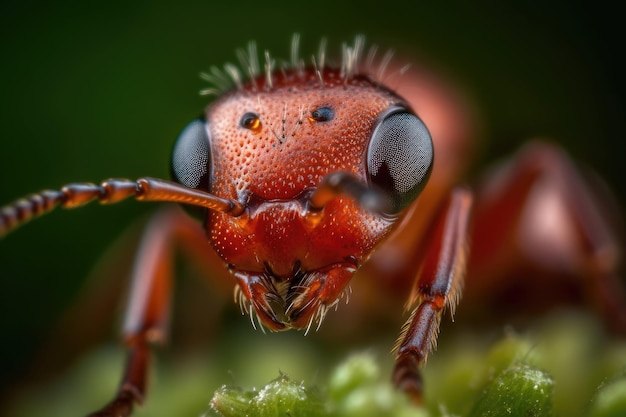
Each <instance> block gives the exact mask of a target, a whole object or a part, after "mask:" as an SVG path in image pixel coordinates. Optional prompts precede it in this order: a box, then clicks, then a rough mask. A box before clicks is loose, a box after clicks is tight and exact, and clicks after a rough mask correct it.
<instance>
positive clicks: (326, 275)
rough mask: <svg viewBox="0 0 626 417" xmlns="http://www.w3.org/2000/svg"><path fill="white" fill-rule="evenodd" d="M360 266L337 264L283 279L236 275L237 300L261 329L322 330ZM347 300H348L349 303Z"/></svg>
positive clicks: (262, 275)
mask: <svg viewBox="0 0 626 417" xmlns="http://www.w3.org/2000/svg"><path fill="white" fill-rule="evenodd" d="M356 270H357V267H356V266H355V265H354V264H352V263H340V264H334V265H331V266H328V267H325V268H321V269H318V270H315V271H312V272H304V273H303V272H300V273H298V274H295V275H294V276H292V277H291V278H289V279H287V280H284V279H279V278H276V277H274V276H271V275H269V274H267V273H259V272H241V271H236V272H234V276H235V278H236V279H237V281H238V283H239V286H238V288H237V289H236V291H235V298H236V300H235V301H237V302H239V305H240V307H241V310H242V313H247V314H249V315H250V320H251V322H252V326H253V327H254V328H256V323H255V321H254V316H256V318H257V321H258V323H259V325H260V326H261V328H263V327H266V328H268V329H269V330H271V331H282V330H288V329H298V330H304V331H305V335H306V334H307V333H308V332H309V331H310V330H311V328H313V325H314V324H315V329H316V330H317V329H319V327H320V326H321V324H322V321H323V320H324V318H325V317H326V313H327V312H328V310H329V309H330V308H332V307H336V306H337V304H338V303H339V301H340V300H341V299H342V298H343V296H344V295H345V294H346V291H345V290H346V287H347V284H348V282H349V281H350V279H351V278H352V276H353V275H354V273H355V272H356ZM347 301H348V300H347V299H346V302H347Z"/></svg>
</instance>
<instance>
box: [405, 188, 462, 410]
mask: <svg viewBox="0 0 626 417" xmlns="http://www.w3.org/2000/svg"><path fill="white" fill-rule="evenodd" d="M471 207H472V195H471V193H470V192H469V191H468V190H467V189H464V188H458V189H455V190H453V191H452V193H451V195H450V196H449V198H448V199H447V201H446V202H445V204H444V206H443V208H442V210H441V211H440V212H439V215H438V217H437V219H436V220H435V222H434V223H433V224H432V226H431V229H430V230H429V233H428V234H427V235H426V240H425V241H426V244H427V246H426V247H425V249H424V258H423V259H424V261H423V263H422V265H421V268H420V270H419V273H418V276H417V279H416V281H415V285H414V287H413V290H412V292H411V297H410V298H409V300H408V303H407V307H408V308H409V309H413V310H412V313H411V316H410V318H409V320H408V321H407V322H406V324H405V325H404V326H403V328H402V332H401V334H400V338H399V339H398V343H397V345H396V348H395V350H396V364H395V368H394V371H393V381H394V383H395V384H396V386H397V387H398V388H400V389H401V390H403V391H404V392H406V393H407V394H408V395H409V397H410V398H411V399H412V400H413V401H414V402H416V403H421V402H422V390H423V387H422V379H421V376H420V371H419V368H420V366H421V365H423V364H424V363H425V362H426V358H427V356H428V354H429V353H430V352H431V351H432V350H433V349H434V348H435V347H436V344H437V335H438V333H439V325H440V322H441V315H442V313H443V310H444V308H445V307H449V308H450V310H451V312H452V313H454V308H455V307H456V305H457V303H458V301H459V298H460V292H461V289H462V286H463V278H464V275H465V267H466V260H467V252H468V247H467V233H468V223H469V218H470V211H471Z"/></svg>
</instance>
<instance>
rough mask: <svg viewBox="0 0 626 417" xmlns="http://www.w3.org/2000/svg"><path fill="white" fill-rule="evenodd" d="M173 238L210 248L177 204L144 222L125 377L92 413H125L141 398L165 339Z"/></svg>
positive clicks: (111, 416)
mask: <svg viewBox="0 0 626 417" xmlns="http://www.w3.org/2000/svg"><path fill="white" fill-rule="evenodd" d="M175 244H182V245H183V246H184V247H185V248H187V247H189V249H191V250H192V251H195V252H197V251H198V250H199V249H200V248H203V249H206V250H207V251H208V250H210V249H209V245H208V242H207V239H206V236H205V234H204V231H203V229H202V227H200V225H199V224H198V223H197V222H196V221H195V220H193V219H191V218H190V217H188V216H187V215H186V214H185V213H183V212H182V210H179V209H174V210H172V209H169V210H163V211H160V212H158V213H157V214H156V215H155V216H154V217H153V218H152V219H151V221H150V222H149V223H148V225H147V227H146V231H145V233H144V236H143V238H142V241H141V244H140V247H139V251H138V256H137V259H136V261H135V265H134V269H133V280H132V287H131V290H130V296H129V300H128V308H127V311H126V318H125V323H124V329H123V338H124V343H125V344H126V346H127V349H128V356H127V362H126V366H125V370H124V374H123V376H122V381H121V383H120V386H119V388H118V391H117V393H116V395H115V397H114V398H113V400H112V401H111V402H110V403H108V404H107V405H106V406H105V407H103V408H102V409H101V410H99V411H97V412H95V413H92V414H90V417H126V416H129V415H130V414H131V413H132V410H133V407H134V405H135V404H141V403H142V402H143V399H144V396H145V393H146V379H147V373H148V368H149V362H150V356H151V351H150V349H151V345H152V344H158V343H163V342H165V341H166V339H167V333H168V320H169V309H170V298H171V293H172V278H171V276H172V255H173V249H174V248H173V246H174V245H175Z"/></svg>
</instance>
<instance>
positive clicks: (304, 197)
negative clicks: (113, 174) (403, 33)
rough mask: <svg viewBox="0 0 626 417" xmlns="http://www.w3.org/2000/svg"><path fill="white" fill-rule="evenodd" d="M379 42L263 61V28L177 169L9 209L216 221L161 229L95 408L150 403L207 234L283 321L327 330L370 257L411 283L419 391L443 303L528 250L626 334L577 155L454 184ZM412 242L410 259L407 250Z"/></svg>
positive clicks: (443, 153)
mask: <svg viewBox="0 0 626 417" xmlns="http://www.w3.org/2000/svg"><path fill="white" fill-rule="evenodd" d="M377 51H378V50H377V48H376V47H371V48H369V50H366V49H365V44H364V39H363V38H362V37H357V38H356V39H355V42H354V44H353V45H350V46H348V45H346V44H344V45H343V46H342V50H341V53H342V58H341V62H340V64H339V65H334V64H333V63H331V62H330V60H329V59H328V57H327V55H326V47H325V42H322V45H321V47H320V49H319V52H318V54H317V55H316V56H314V57H313V58H312V59H311V62H310V64H305V61H304V60H303V59H301V58H300V55H299V37H298V36H294V39H293V41H292V47H291V59H290V60H289V61H287V62H277V61H276V60H275V59H274V58H273V57H272V56H271V55H270V54H269V53H268V52H266V53H265V54H264V60H263V63H262V64H261V62H260V61H259V59H258V53H257V50H256V46H255V45H254V44H253V43H251V44H250V45H249V47H248V49H247V50H240V51H239V54H238V57H239V60H240V63H241V67H240V68H239V67H237V66H235V65H232V64H227V65H225V66H224V68H223V69H218V68H217V67H213V68H212V69H211V71H210V72H209V73H207V74H204V78H205V79H207V80H208V81H209V82H211V83H212V85H213V86H212V87H211V88H209V89H207V90H204V93H206V94H215V95H217V96H218V97H217V99H216V100H215V101H213V102H212V103H211V104H210V105H209V106H208V107H207V108H206V111H205V113H204V115H203V116H202V117H200V118H198V119H195V120H193V121H192V122H190V123H189V124H188V125H187V126H186V127H185V128H184V129H183V131H182V133H181V134H180V136H179V137H178V139H177V140H176V142H175V144H174V147H173V152H172V159H171V173H172V178H173V181H166V180H162V179H157V178H141V179H138V180H136V181H131V180H126V179H110V180H106V181H104V182H102V183H100V184H91V183H76V184H69V185H66V186H64V187H63V188H61V189H60V190H53V191H43V192H40V193H37V194H33V195H31V196H29V197H26V198H24V199H21V200H18V201H16V202H14V203H12V204H10V205H8V206H6V207H4V208H3V209H2V210H1V211H0V236H1V235H5V234H7V233H8V232H10V231H11V230H13V229H15V228H16V227H18V226H20V225H22V224H24V223H25V222H27V221H28V220H30V219H32V218H34V217H38V216H40V215H42V214H44V213H47V212H49V211H51V210H52V209H54V208H55V207H57V206H61V207H64V208H73V207H79V206H82V205H84V204H86V203H88V202H90V201H93V200H98V201H99V202H100V203H103V204H113V203H117V202H120V201H122V200H125V199H128V198H134V199H136V200H139V201H159V202H175V203H181V204H183V205H186V206H191V207H196V208H200V209H201V210H202V211H203V222H204V223H203V225H204V227H199V226H198V224H197V223H196V222H195V221H193V220H192V219H191V218H189V217H186V216H184V215H183V214H182V213H180V212H178V211H176V212H173V211H167V212H162V213H161V214H159V215H157V217H155V219H154V220H153V221H152V222H150V223H149V225H148V226H147V228H146V231H145V235H144V239H143V240H142V244H141V245H140V248H139V252H138V255H137V260H136V266H137V267H136V268H135V271H134V276H133V281H132V286H131V292H130V298H129V304H128V310H127V314H126V320H125V323H124V328H123V336H124V342H125V344H126V346H127V350H128V359H127V364H126V368H125V371H124V374H123V377H122V382H121V384H120V387H119V390H118V391H117V393H116V394H115V396H114V398H113V400H112V401H111V402H110V403H109V404H107V405H105V406H104V407H103V408H102V409H101V410H100V411H97V412H95V413H93V414H91V415H92V416H113V415H115V416H128V415H130V414H131V413H132V409H133V407H134V405H135V404H137V403H141V402H143V400H144V396H145V392H146V375H147V371H148V368H149V361H150V349H151V347H150V346H151V345H152V344H155V343H160V342H163V341H164V340H165V338H166V335H167V323H168V315H169V308H168V307H169V298H170V295H171V294H170V293H171V283H170V281H171V279H170V266H171V265H170V262H169V260H170V258H169V254H170V250H171V242H172V241H176V242H180V243H183V244H186V245H192V246H196V247H204V246H206V242H207V240H208V242H209V243H210V245H211V247H212V248H213V250H214V251H215V252H216V253H217V255H219V257H220V258H221V259H222V261H223V263H224V264H225V267H226V268H227V269H228V270H229V271H230V274H231V275H232V277H233V278H234V279H235V281H236V290H235V297H236V300H237V302H238V303H239V304H240V306H241V309H242V311H244V312H247V313H249V315H250V317H251V320H252V323H253V325H254V326H256V325H257V324H256V323H255V320H256V322H257V323H258V325H259V326H260V327H261V328H267V329H269V330H271V331H282V330H288V329H298V330H303V331H304V332H305V333H308V332H309V331H310V330H311V329H314V328H319V326H320V325H321V324H322V322H323V320H324V318H325V317H326V315H327V313H328V311H329V310H330V309H332V308H335V307H336V306H337V305H338V303H339V301H340V300H342V299H344V298H345V297H347V295H346V293H347V291H348V290H349V283H350V281H351V279H352V277H353V276H354V275H355V273H356V272H357V271H359V270H360V269H361V267H362V265H364V264H366V263H367V262H368V260H369V259H370V257H371V258H372V259H371V260H370V261H369V263H370V264H372V265H373V266H368V267H367V271H368V273H369V274H372V273H374V272H373V271H377V273H378V274H386V275H387V276H388V277H390V279H392V280H393V279H396V280H398V279H401V280H402V281H403V282H409V283H411V284H410V290H409V295H408V297H407V298H408V301H407V307H406V308H407V310H408V311H409V317H408V320H407V321H406V323H405V324H404V326H402V328H401V331H400V336H399V338H398V340H397V342H396V346H395V348H394V352H395V367H394V370H393V376H392V378H393V381H394V383H395V385H396V386H397V387H398V388H399V389H401V390H402V391H404V392H406V393H407V394H408V396H409V397H410V398H411V399H413V400H414V401H415V402H416V403H419V402H420V401H421V398H422V389H423V387H422V379H421V376H420V367H421V366H423V365H424V363H425V362H426V359H427V356H428V354H429V353H430V352H431V351H432V350H433V349H434V348H435V345H436V341H437V336H438V331H439V326H440V322H441V317H442V314H443V312H444V310H446V309H448V310H450V311H451V313H454V309H455V307H456V306H457V304H458V302H459V299H460V297H461V293H462V287H463V283H464V280H465V278H466V275H467V281H468V284H472V283H474V282H478V280H479V279H480V280H484V281H485V282H489V281H493V280H495V279H500V278H501V277H502V276H505V275H506V274H507V273H509V272H510V271H512V270H515V271H521V270H523V268H522V265H530V264H532V265H538V266H537V267H536V268H535V269H534V272H535V273H536V274H535V276H541V277H543V276H544V275H542V273H545V275H546V276H547V275H554V270H555V269H558V268H556V266H555V265H556V264H557V263H560V264H559V265H558V266H559V267H562V268H561V269H573V268H577V270H579V271H582V272H581V273H580V276H582V277H584V279H585V281H584V286H585V288H586V291H588V292H589V295H590V299H591V300H592V301H594V302H596V303H597V305H598V306H599V308H600V309H601V313H602V314H604V315H605V316H606V318H607V321H608V322H609V323H612V325H613V326H614V327H615V328H616V329H617V330H618V331H620V332H625V329H626V312H625V311H624V305H625V303H624V300H626V297H625V296H624V291H623V287H622V286H621V284H620V277H619V275H618V266H619V262H620V247H619V242H618V239H617V238H616V237H615V236H614V233H613V232H612V230H611V226H610V223H609V222H608V221H607V220H606V219H605V217H604V216H603V211H602V208H601V204H599V203H597V198H596V197H595V195H594V192H593V187H592V186H591V185H589V183H588V182H587V181H586V180H584V178H583V176H582V175H581V174H580V173H579V172H578V170H577V169H576V168H575V166H574V164H573V163H572V162H571V160H570V159H569V158H568V157H567V155H565V154H564V153H563V152H562V151H561V150H560V149H559V148H557V147H555V146H553V145H549V144H546V143H533V144H530V145H528V146H527V147H525V148H524V149H523V150H522V151H521V152H520V154H518V155H517V157H516V158H515V159H513V160H512V162H510V163H509V164H507V165H506V167H504V168H502V169H501V170H499V171H497V175H495V176H492V177H491V179H487V180H485V181H484V182H483V183H482V184H481V185H480V186H479V187H477V188H476V190H475V191H472V190H470V188H468V187H466V186H463V185H460V186H459V185H457V184H458V183H459V182H460V178H459V172H460V171H461V169H460V166H461V165H462V164H460V163H458V162H459V161H460V160H461V159H462V158H463V157H465V152H466V149H465V144H458V143H452V142H450V141H448V142H446V138H445V136H443V135H442V136H441V137H438V136H437V135H432V137H431V130H429V128H428V127H427V125H426V123H425V120H426V121H428V118H426V117H424V118H422V117H420V116H419V115H418V113H420V112H418V111H417V110H423V111H424V114H426V113H428V111H427V110H426V107H427V106H428V103H424V102H423V101H424V98H423V97H419V95H418V94H416V93H415V92H414V91H413V90H414V89H415V87H416V83H418V81H416V80H415V79H414V78H412V76H411V75H410V73H409V72H407V71H406V68H404V67H402V68H400V67H397V65H396V63H395V62H394V61H393V60H392V55H391V54H389V53H387V54H383V56H382V57H379V56H378V52H377ZM242 71H243V72H242ZM390 72H392V73H394V74H395V76H397V77H398V79H399V81H398V82H397V83H396V86H394V87H392V86H391V84H390V83H389V82H387V81H386V80H387V76H388V74H389V73H390ZM404 72H407V74H404V75H403V73H404ZM429 118H430V119H431V121H432V123H433V125H437V124H438V123H439V124H438V126H439V127H438V131H441V129H440V127H441V122H438V121H437V120H436V119H437V118H436V117H433V116H432V114H431V116H429ZM427 184H428V185H427ZM537 196H539V197H542V198H538V197H537ZM546 196H547V197H549V198H550V199H552V200H550V201H553V200H555V199H556V200H557V203H559V204H560V206H559V207H561V208H563V207H565V208H566V209H567V211H566V212H565V215H564V216H565V220H563V219H556V220H554V219H553V220H554V221H553V223H551V225H550V227H552V228H553V229H554V230H557V232H559V233H560V232H562V233H565V234H566V235H567V239H564V238H562V235H561V234H559V233H552V236H551V238H550V239H548V242H545V241H542V240H541V239H543V238H545V233H542V232H545V230H543V229H542V226H541V225H539V226H537V224H538V223H540V222H537V220H538V219H545V214H546V212H545V211H542V212H537V211H536V209H537V207H540V204H539V205H538V203H537V201H538V200H539V201H544V200H545V199H544V198H543V197H546ZM529 197H531V198H529ZM529 207H530V208H529ZM529 210H530V211H532V210H535V215H534V216H530V217H528V216H527V215H526V214H525V213H528V211H529ZM544 226H545V225H544ZM520 231H521V232H520ZM407 236H410V237H409V238H407ZM407 239H409V241H410V242H411V244H406V240H407ZM383 242H385V245H381V244H382V243H383ZM402 242H404V243H402ZM379 246H380V248H379ZM470 246H471V249H472V250H471V251H470ZM398 247H402V248H403V249H402V250H404V251H405V252H406V253H405V254H404V256H403V257H402V258H403V259H399V257H398V256H393V253H392V251H393V250H396V249H394V248H398ZM389 248H392V249H389ZM377 249H378V250H377ZM390 251H391V252H390ZM389 255H391V256H389ZM385 256H388V259H386V260H384V259H382V258H384V257H385ZM390 260H391V261H390ZM384 261H386V262H384ZM531 261H532V262H531ZM542 262H543V264H542ZM550 262H552V265H548V264H550ZM475 278H476V279H475ZM474 288H477V287H476V285H474Z"/></svg>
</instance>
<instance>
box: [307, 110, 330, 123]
mask: <svg viewBox="0 0 626 417" xmlns="http://www.w3.org/2000/svg"><path fill="white" fill-rule="evenodd" d="M333 117H335V111H334V110H333V109H331V108H330V107H326V106H324V107H320V108H317V109H315V110H313V111H312V112H311V117H310V120H311V121H316V122H327V121H329V120H332V119H333Z"/></svg>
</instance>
